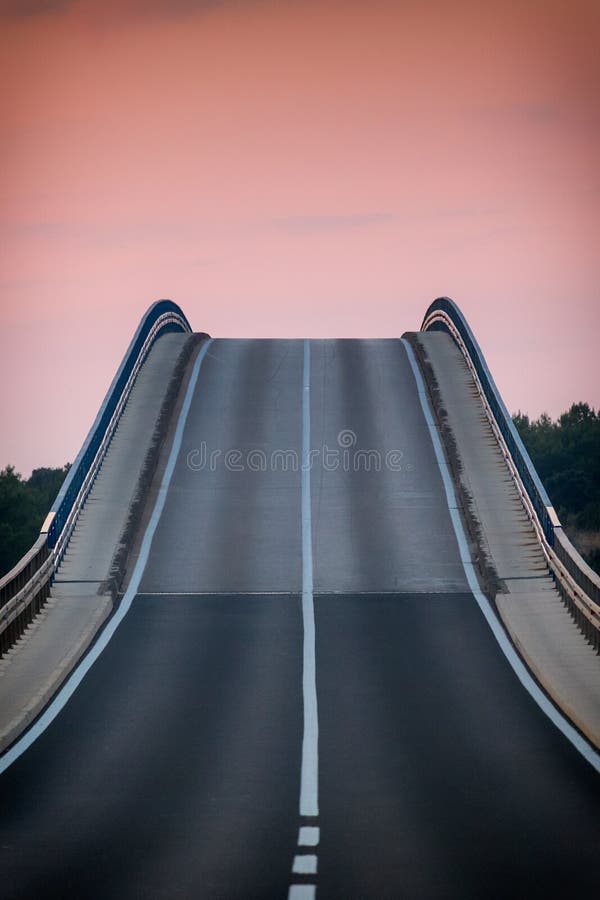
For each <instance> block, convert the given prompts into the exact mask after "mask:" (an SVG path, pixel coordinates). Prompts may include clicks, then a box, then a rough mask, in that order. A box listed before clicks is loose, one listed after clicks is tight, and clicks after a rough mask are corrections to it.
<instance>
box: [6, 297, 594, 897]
mask: <svg viewBox="0 0 600 900" xmlns="http://www.w3.org/2000/svg"><path fill="white" fill-rule="evenodd" d="M599 649H600V580H599V579H598V576H597V575H596V574H595V573H594V572H593V571H592V570H591V569H590V568H589V567H588V566H587V565H586V564H585V562H584V561H583V560H582V559H581V557H580V556H579V554H578V553H577V551H576V550H575V549H574V547H573V546H572V545H571V543H570V542H569V540H568V538H567V537H566V535H565V533H564V531H563V529H562V526H561V523H560V521H559V519H558V517H557V515H556V512H555V510H554V509H553V507H552V504H551V501H550V499H549V497H548V496H547V494H546V491H545V489H544V487H543V485H542V483H541V482H540V479H539V478H538V476H537V474H536V472H535V470H534V468H533V466H532V464H531V461H530V459H529V457H528V455H527V452H526V450H525V448H524V446H523V444H522V443H521V441H520V439H519V436H518V434H517V433H516V431H515V428H514V426H513V424H512V422H511V419H510V416H509V415H508V413H507V410H506V408H505V405H504V403H503V401H502V398H501V396H500V394H499V392H498V389H497V387H496V385H495V383H494V380H493V378H492V375H491V373H490V371H489V368H488V366H487V363H486V361H485V358H484V356H483V354H482V352H481V350H480V348H479V346H478V343H477V341H476V339H475V336H474V335H473V333H472V331H471V329H470V327H469V325H468V323H467V321H466V319H465V318H464V316H463V315H462V313H461V311H460V310H459V308H458V307H457V306H456V304H455V303H453V302H452V301H451V300H449V299H448V298H440V299H438V300H436V301H435V302H434V303H432V304H431V306H430V307H429V309H428V310H427V312H426V314H425V317H424V320H423V323H422V326H421V329H420V330H419V331H414V332H408V333H406V334H405V335H404V336H403V337H402V338H399V339H397V340H396V339H390V340H305V341H302V340H225V339H214V340H213V339H211V338H210V337H209V336H208V335H207V334H204V333H193V332H192V329H191V326H190V324H189V322H188V320H187V318H186V316H185V315H184V313H183V312H182V310H181V309H180V308H179V307H178V306H177V305H176V304H174V303H172V302H170V301H159V302H158V303H156V304H154V305H153V306H151V307H150V309H149V310H148V312H147V313H146V315H145V316H144V318H143V319H142V321H141V323H140V325H139V328H138V329H137V331H136V333H135V335H134V337H133V339H132V341H131V344H130V346H129V348H128V350H127V352H126V354H125V357H124V359H123V362H122V364H121V366H120V367H119V370H118V371H117V373H116V375H115V378H114V380H113V382H112V384H111V387H110V389H109V391H108V393H107V395H106V398H105V400H104V402H103V404H102V406H101V408H100V410H99V412H98V415H97V417H96V419H95V421H94V423H93V426H92V428H91V430H90V432H89V435H88V436H87V438H86V440H85V442H84V445H83V447H82V449H81V451H80V453H79V455H78V457H77V459H76V460H75V463H74V464H73V466H72V468H71V469H70V471H69V474H68V476H67V478H66V481H65V483H64V485H63V487H62V489H61V491H60V493H59V495H58V497H57V499H56V502H55V503H54V505H53V507H52V510H51V511H50V513H49V515H48V517H47V519H46V521H45V523H44V526H43V528H42V532H41V534H40V536H39V539H38V540H37V541H36V543H35V544H34V546H33V547H32V548H31V550H30V551H29V553H28V554H27V555H26V556H25V557H24V558H23V559H22V560H21V561H20V563H19V564H18V565H17V566H16V567H15V569H13V570H12V571H11V572H9V573H8V574H7V575H6V576H5V577H4V578H3V579H2V580H1V581H0V651H1V654H2V655H1V657H0V754H1V755H0V797H1V804H0V809H1V812H0V871H1V873H2V877H1V879H0V897H2V898H5V900H8V898H29V897H31V898H36V900H37V898H47V897H62V898H65V897H78V898H96V897H98V898H100V897H102V898H106V897H115V898H134V897H135V898H139V897H148V898H169V900H170V898H175V897H181V898H188V897H194V898H199V897H202V898H205V897H206V898H227V900H233V898H240V900H249V898H256V900H259V898H260V900H264V898H285V897H288V898H290V900H309V898H315V897H318V898H323V900H325V898H340V900H350V898H357V900H358V898H361V900H364V898H378V900H379V898H394V900H396V898H427V900H429V898H460V900H465V898H481V897H485V898H496V897H497V898H506V897H513V896H519V897H528V898H530V897H544V898H548V897H549V896H562V897H567V896H568V897H569V898H576V897H584V896H585V897H588V896H592V895H593V893H592V892H594V891H597V885H598V864H599V861H600V855H599V847H600V815H599V813H600V779H599V773H600V751H599V748H600V659H599V656H598V650H599Z"/></svg>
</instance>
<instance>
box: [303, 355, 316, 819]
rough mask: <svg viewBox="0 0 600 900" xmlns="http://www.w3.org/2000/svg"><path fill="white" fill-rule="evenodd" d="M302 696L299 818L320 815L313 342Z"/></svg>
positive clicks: (306, 438)
mask: <svg viewBox="0 0 600 900" xmlns="http://www.w3.org/2000/svg"><path fill="white" fill-rule="evenodd" d="M302 625H303V629H304V650H303V672H302V695H303V700H304V736H303V739H302V770H301V777H300V815H301V816H318V815H319V719H318V710H317V683H316V666H315V606H314V598H313V557H312V521H311V508H310V341H308V340H305V341H304V372H303V378H302Z"/></svg>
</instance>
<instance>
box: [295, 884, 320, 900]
mask: <svg viewBox="0 0 600 900" xmlns="http://www.w3.org/2000/svg"><path fill="white" fill-rule="evenodd" d="M316 895H317V889H316V887H315V885H314V884H293V885H292V886H291V888H290V891H289V894H288V900H315V897H316Z"/></svg>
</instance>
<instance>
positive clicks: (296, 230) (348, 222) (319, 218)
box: [271, 212, 396, 234]
mask: <svg viewBox="0 0 600 900" xmlns="http://www.w3.org/2000/svg"><path fill="white" fill-rule="evenodd" d="M395 218H396V216H395V215H394V214H393V213H388V212H373V213H355V214H350V215H309V216H284V217H282V218H277V219H272V220H271V222H272V224H273V225H274V226H275V228H276V229H277V230H278V231H285V232H287V233H288V234H315V233H317V232H323V231H341V230H345V229H349V228H367V227H368V226H370V225H386V224H388V223H389V222H393V221H394V220H395Z"/></svg>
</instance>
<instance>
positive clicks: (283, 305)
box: [0, 0, 600, 475]
mask: <svg viewBox="0 0 600 900" xmlns="http://www.w3.org/2000/svg"><path fill="white" fill-rule="evenodd" d="M599 46H600V5H599V4H598V3H597V0H589V2H586V0H575V2H574V0H571V2H564V3H563V2H553V0H539V2H538V0H533V2H528V0H513V2H488V3H480V2H462V3H461V2H435V0H431V2H419V0H415V2H411V0H406V2H403V0H396V2H389V0H388V2H383V0H382V2H378V0H370V2H366V0H365V2H352V0H345V2H336V0H279V2H275V0H272V2H269V0H262V2H261V0H246V2H244V0H237V2H234V0H231V2H210V0H208V2H207V0H204V2H202V0H200V2H197V0H119V2H116V0H114V2H107V0H103V2H96V0H79V2H77V0H74V2H69V0H8V2H7V0H0V83H1V84H2V86H3V87H2V94H1V96H0V130H1V146H2V151H1V152H2V168H1V173H2V174H1V175H0V197H1V202H0V227H1V231H2V253H1V257H0V323H1V331H0V370H1V371H0V376H1V384H2V390H1V395H0V422H1V432H0V467H2V466H3V465H6V464H7V463H11V462H12V463H14V464H16V466H17V468H18V469H19V470H20V471H22V472H23V474H25V475H27V474H29V472H30V471H31V469H32V468H33V467H35V466H40V465H61V464H62V463H64V462H65V461H66V460H72V459H73V458H74V457H75V455H76V454H77V452H78V450H79V447H80V445H81V442H82V440H83V438H84V436H85V434H86V433H87V429H88V428H89V425H90V424H91V422H92V420H93V418H94V416H95V414H96V411H97V409H98V406H99V404H100V401H101V399H102V397H103V395H104V392H105V390H106V388H107V386H108V384H109V383H110V380H111V379H112V376H113V374H114V372H115V369H116V367H117V365H118V363H119V362H120V359H121V357H122V355H123V352H124V350H125V348H126V346H127V344H128V342H129V340H130V337H131V335H132V333H133V330H134V329H135V327H136V325H137V323H138V321H139V319H140V317H141V315H142V314H143V312H144V311H145V309H146V308H147V306H148V305H149V304H150V303H151V302H152V301H153V300H155V299H157V298H159V297H170V298H171V299H173V300H175V301H176V302H177V303H179V304H180V305H181V306H182V308H183V309H184V311H185V312H186V314H187V316H188V318H189V319H190V321H191V323H192V326H193V327H194V328H195V329H197V330H203V331H209V332H210V333H211V334H212V335H214V336H217V337H221V336H229V337H235V336H265V337H266V336H281V337H289V336H293V337H294V336H299V337H300V336H302V337H303V336H313V337H345V336H357V337H373V336H399V335H400V334H401V333H402V332H403V331H405V330H407V329H417V328H418V327H419V325H420V323H421V319H422V316H423V313H424V311H425V309H426V307H427V305H428V304H429V303H430V302H431V300H433V299H434V298H435V297H436V296H439V295H440V294H447V295H449V296H451V297H453V298H454V299H455V300H456V301H457V302H458V304H459V305H460V306H461V308H462V310H463V312H464V313H465V315H466V317H467V319H468V320H469V322H470V324H471V326H472V328H473V330H474V332H475V334H476V336H477V338H478V339H479V342H480V344H481V346H482V348H483V350H484V352H485V354H486V357H487V360H488V363H489V365H490V368H491V370H492V373H493V374H494V376H495V378H496V381H497V383H498V385H499V387H500V390H501V392H502V394H503V396H504V399H505V401H506V403H507V405H508V407H509V409H511V410H513V411H514V410H516V409H517V408H520V409H522V410H525V411H527V412H529V413H530V414H532V415H538V414H539V413H540V412H541V411H542V410H547V411H549V412H550V413H551V414H552V415H556V414H558V413H559V412H561V411H562V410H563V409H565V408H566V407H568V406H569V404H570V403H571V402H573V401H575V400H587V401H588V402H590V403H591V404H593V405H595V406H598V405H599V404H600V379H599V377H598V376H599V363H598V353H597V342H598V325H599V308H600V261H599V259H600V256H599V253H598V238H599V235H600V167H599V165H598V160H599V159H600V106H599V102H598V97H599V96H600V54H599V53H598V47H599Z"/></svg>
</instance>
